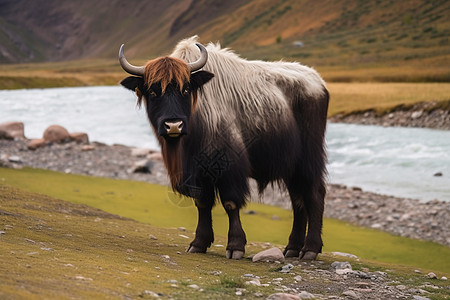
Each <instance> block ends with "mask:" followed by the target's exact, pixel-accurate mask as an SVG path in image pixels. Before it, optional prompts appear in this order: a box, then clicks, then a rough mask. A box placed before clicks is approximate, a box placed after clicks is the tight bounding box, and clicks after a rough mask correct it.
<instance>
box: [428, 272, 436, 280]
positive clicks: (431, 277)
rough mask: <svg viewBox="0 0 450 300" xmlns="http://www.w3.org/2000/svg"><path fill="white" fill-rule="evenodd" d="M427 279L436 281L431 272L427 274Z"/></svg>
mask: <svg viewBox="0 0 450 300" xmlns="http://www.w3.org/2000/svg"><path fill="white" fill-rule="evenodd" d="M427 277H428V278H430V279H436V278H437V276H436V274H434V273H433V272H430V273H428V274H427Z"/></svg>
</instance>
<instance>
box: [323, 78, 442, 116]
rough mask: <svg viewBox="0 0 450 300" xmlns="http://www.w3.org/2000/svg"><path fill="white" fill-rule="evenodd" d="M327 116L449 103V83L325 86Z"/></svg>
mask: <svg viewBox="0 0 450 300" xmlns="http://www.w3.org/2000/svg"><path fill="white" fill-rule="evenodd" d="M328 89H329V91H330V95H331V100H330V107H329V111H328V114H329V115H330V116H332V115H335V114H338V113H349V112H352V111H359V110H366V109H376V110H378V111H382V110H384V109H387V108H391V107H394V106H397V105H399V104H413V103H417V102H425V101H445V100H450V83H329V84H328Z"/></svg>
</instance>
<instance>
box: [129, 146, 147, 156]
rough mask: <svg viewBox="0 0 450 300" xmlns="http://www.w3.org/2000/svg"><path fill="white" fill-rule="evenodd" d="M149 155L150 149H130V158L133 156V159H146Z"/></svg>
mask: <svg viewBox="0 0 450 300" xmlns="http://www.w3.org/2000/svg"><path fill="white" fill-rule="evenodd" d="M149 153H150V149H145V148H133V149H131V156H135V157H147V155H148V154H149Z"/></svg>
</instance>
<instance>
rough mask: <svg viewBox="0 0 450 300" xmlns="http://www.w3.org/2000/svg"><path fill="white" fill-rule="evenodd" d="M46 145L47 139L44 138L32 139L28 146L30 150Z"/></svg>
mask: <svg viewBox="0 0 450 300" xmlns="http://www.w3.org/2000/svg"><path fill="white" fill-rule="evenodd" d="M44 146H45V140H44V139H32V140H31V141H30V142H29V143H28V145H27V148H28V149H30V150H36V149H37V148H40V147H44Z"/></svg>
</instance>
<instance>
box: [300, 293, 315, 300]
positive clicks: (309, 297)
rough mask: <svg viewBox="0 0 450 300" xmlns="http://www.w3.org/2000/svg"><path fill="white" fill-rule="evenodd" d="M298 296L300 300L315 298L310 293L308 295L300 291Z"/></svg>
mask: <svg viewBox="0 0 450 300" xmlns="http://www.w3.org/2000/svg"><path fill="white" fill-rule="evenodd" d="M298 296H299V297H300V299H302V300H303V299H313V298H316V296H314V295H313V294H311V293H308V292H307V291H301V292H300V294H298Z"/></svg>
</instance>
